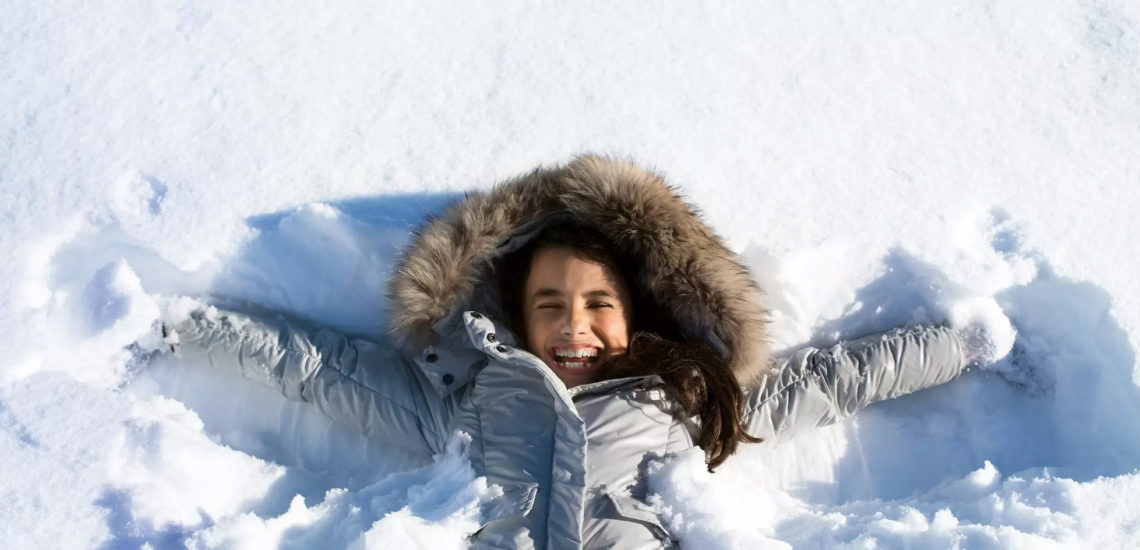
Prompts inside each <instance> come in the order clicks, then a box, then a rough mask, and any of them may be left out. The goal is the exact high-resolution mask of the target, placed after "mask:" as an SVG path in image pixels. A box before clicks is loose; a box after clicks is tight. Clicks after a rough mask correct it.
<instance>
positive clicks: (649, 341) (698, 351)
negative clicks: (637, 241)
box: [496, 220, 760, 471]
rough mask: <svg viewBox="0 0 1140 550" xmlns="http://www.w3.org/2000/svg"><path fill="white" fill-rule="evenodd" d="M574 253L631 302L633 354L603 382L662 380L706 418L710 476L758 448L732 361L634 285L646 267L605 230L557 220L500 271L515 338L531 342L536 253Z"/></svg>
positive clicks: (607, 368) (693, 413)
mask: <svg viewBox="0 0 1140 550" xmlns="http://www.w3.org/2000/svg"><path fill="white" fill-rule="evenodd" d="M556 246H557V247H566V248H569V249H571V250H573V251H574V252H575V253H576V254H578V255H580V256H581V257H582V258H584V259H587V260H590V261H593V262H597V263H599V264H602V265H604V266H607V267H609V268H610V269H612V270H613V271H614V272H615V274H616V275H617V276H618V277H619V278H620V279H621V280H622V282H623V283H624V284H625V287H626V289H627V290H628V292H629V296H630V302H631V303H630V310H631V322H630V334H631V337H630V345H629V349H628V350H627V351H626V353H625V354H623V355H620V356H618V357H615V358H613V359H611V360H610V361H609V362H608V363H607V364H606V365H604V366H603V370H602V377H601V379H603V380H604V379H607V378H616V377H619V376H642V375H657V376H659V377H660V378H661V380H662V381H663V383H664V390H665V392H666V394H667V395H669V397H670V398H671V399H672V400H673V401H674V402H676V404H677V405H679V406H680V407H681V409H682V410H683V411H684V412H685V414H686V415H687V416H689V417H697V418H699V419H700V424H701V435H700V438H699V439H698V444H699V445H700V447H701V448H702V449H704V451H705V456H706V460H707V462H708V466H709V471H712V470H713V469H714V468H716V467H717V466H720V465H721V463H723V462H724V461H725V459H727V458H728V457H729V456H731V455H732V454H733V453H735V452H736V449H737V446H738V444H739V443H740V442H742V441H743V442H757V441H760V440H759V439H757V438H755V437H752V436H751V435H749V434H748V432H747V431H746V430H745V427H744V422H743V418H742V410H743V407H744V394H743V392H742V390H741V389H740V385H739V384H738V383H737V382H736V378H735V377H734V376H733V374H732V371H731V369H730V368H729V363H728V360H727V359H726V358H724V357H723V356H721V355H720V354H719V353H717V352H716V350H714V349H713V348H712V347H711V346H709V345H708V344H706V343H704V342H701V341H698V340H694V339H690V338H684V337H683V331H682V330H681V329H680V327H679V326H678V324H677V323H676V321H675V320H674V318H673V316H672V314H671V313H669V312H668V311H667V310H665V308H663V307H662V306H661V305H660V304H658V303H657V302H656V300H653V299H652V297H651V296H649V294H648V292H647V290H646V289H644V288H641V287H640V286H639V285H634V284H633V283H634V282H636V281H637V280H638V277H637V274H638V270H639V269H640V266H639V265H638V264H637V263H636V262H635V261H634V259H633V256H632V255H631V254H623V253H622V251H621V250H619V249H618V248H617V247H616V246H615V245H614V244H613V242H612V241H611V240H610V239H609V238H607V237H606V236H605V235H603V234H602V233H601V232H599V231H598V230H596V229H594V228H592V227H589V226H587V225H583V224H581V223H578V222H575V221H573V220H560V221H556V222H553V223H552V224H551V225H550V226H548V227H546V228H545V229H543V230H542V231H541V232H540V233H539V234H538V235H537V236H535V237H534V238H533V239H531V241H530V242H528V243H527V244H526V245H524V246H523V247H522V248H521V249H519V250H517V251H515V252H513V253H511V254H509V255H507V256H506V257H504V258H503V259H502V260H500V261H499V262H498V264H497V266H496V271H497V273H498V274H499V276H498V282H499V291H500V295H501V296H502V300H503V309H504V312H505V313H506V314H507V316H508V322H509V323H510V324H511V326H512V328H513V329H514V330H515V333H516V334H518V335H519V336H520V337H521V338H522V339H523V340H524V341H525V340H526V326H525V324H524V322H523V302H524V299H525V296H524V293H525V291H526V280H527V278H528V277H529V276H530V262H531V259H532V258H533V257H534V254H535V252H537V251H538V250H540V249H543V248H549V247H556Z"/></svg>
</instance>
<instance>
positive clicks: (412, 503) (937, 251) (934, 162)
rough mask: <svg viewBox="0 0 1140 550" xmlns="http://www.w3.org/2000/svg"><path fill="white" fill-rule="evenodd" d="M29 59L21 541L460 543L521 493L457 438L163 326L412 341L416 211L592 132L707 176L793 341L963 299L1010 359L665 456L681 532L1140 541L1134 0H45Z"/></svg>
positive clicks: (21, 318)
mask: <svg viewBox="0 0 1140 550" xmlns="http://www.w3.org/2000/svg"><path fill="white" fill-rule="evenodd" d="M0 80H2V81H3V82H5V83H7V84H8V85H7V86H4V87H0V105H3V107H0V189H2V190H3V195H2V198H0V255H2V257H4V258H5V259H6V261H5V262H0V281H2V282H3V284H2V285H0V304H3V305H2V306H0V331H3V333H4V334H5V338H3V339H0V357H3V359H2V360H0V467H3V468H4V471H6V472H19V475H9V476H5V479H4V481H3V482H0V502H3V503H4V506H3V507H0V538H2V539H3V540H4V541H5V544H6V545H11V546H12V547H43V546H46V547H68V548H84V547H109V548H122V547H131V548H133V547H140V546H143V545H149V546H150V547H153V548H169V547H182V546H192V547H202V548H207V547H208V548H216V547H262V546H264V547H281V546H285V547H297V548H302V547H305V548H307V547H326V546H328V545H330V544H331V545H332V546H343V547H350V546H355V547H362V548H368V547H421V548H426V547H431V548H452V547H456V548H461V547H463V546H464V540H465V536H466V535H467V534H469V533H470V532H472V531H473V530H474V529H477V527H478V524H479V522H480V521H481V520H483V519H486V515H487V513H488V512H487V507H488V506H493V503H494V500H495V496H496V495H497V491H498V488H496V487H493V486H488V485H487V484H486V482H485V480H481V479H480V478H478V477H477V476H475V475H474V473H473V471H472V470H471V468H470V465H469V464H467V460H466V455H465V444H464V443H463V439H462V437H461V436H456V439H455V441H454V442H453V445H452V446H450V447H449V448H448V450H447V452H446V453H443V454H441V455H440V456H437V457H435V458H434V460H433V461H431V462H424V459H422V458H415V457H407V456H402V455H398V454H396V453H395V452H393V451H391V450H389V449H385V448H384V447H383V445H382V444H379V443H378V442H375V441H368V440H364V439H362V438H360V437H358V436H355V435H353V434H351V433H349V432H347V431H345V430H343V429H341V428H340V427H338V426H336V425H334V424H333V423H331V422H330V421H328V420H327V419H325V418H324V417H322V416H321V415H320V414H319V413H318V412H317V411H315V410H312V408H311V407H306V406H304V405H303V404H300V403H292V402H287V401H285V400H284V399H283V398H281V397H280V396H279V395H277V394H276V393H275V392H273V391H272V390H269V389H266V388H263V387H260V386H258V385H256V384H254V383H250V382H247V381H244V380H235V379H233V378H232V377H229V376H225V375H223V374H221V373H217V372H213V371H211V370H210V369H208V368H202V367H203V366H202V365H186V364H184V363H181V362H179V361H178V360H177V359H175V358H171V357H168V356H166V355H163V354H156V350H160V349H161V348H162V346H163V345H164V344H166V343H164V342H163V341H162V337H161V335H160V334H157V333H156V332H155V331H154V330H153V328H152V326H153V322H154V321H155V320H156V319H158V317H159V316H160V315H161V314H163V313H160V312H165V314H168V315H171V314H174V315H176V314H177V312H178V311H180V310H181V311H183V312H184V311H186V308H188V307H190V306H192V305H194V304H199V303H202V302H207V303H240V304H242V305H243V306H244V307H251V308H268V309H273V310H282V311H288V312H291V313H293V314H296V315H300V316H302V317H305V318H307V319H310V320H312V321H313V322H316V323H319V324H323V325H328V326H332V327H335V328H337V329H339V330H342V331H345V332H348V333H352V334H358V335H363V336H369V335H372V336H375V335H378V334H379V333H380V332H381V331H382V330H383V329H382V327H383V326H384V321H385V313H384V308H385V306H386V299H385V297H384V284H385V281H386V280H387V278H388V276H389V275H390V272H391V268H392V266H393V263H394V261H395V258H396V257H397V255H398V253H399V251H400V249H401V248H402V247H403V246H404V245H405V244H406V243H407V242H408V240H409V236H410V232H411V231H412V230H414V229H415V227H416V226H417V225H418V224H419V223H420V220H421V219H422V217H423V216H424V215H426V214H430V213H433V212H438V211H439V210H440V209H441V208H442V207H443V206H444V205H445V204H447V203H448V202H449V201H451V200H455V199H457V198H461V197H462V192H463V191H464V190H467V189H471V188H486V187H488V186H490V185H491V184H493V183H494V182H495V181H497V180H499V179H502V178H505V177H509V176H512V175H515V174H518V173H522V172H524V171H527V170H529V169H531V168H533V167H534V166H536V165H539V164H550V163H555V162H562V161H565V160H567V159H568V158H569V157H570V156H571V155H573V154H576V153H579V152H583V151H597V152H607V153H613V154H617V155H622V156H630V157H632V158H634V159H636V160H638V161H639V162H641V163H643V164H647V165H650V166H653V167H655V168H656V169H658V170H660V171H661V172H663V173H664V174H665V175H666V176H667V177H668V178H669V179H670V180H671V181H672V182H674V183H675V184H676V185H678V186H679V187H680V189H681V190H682V191H683V192H684V193H685V194H686V195H687V196H688V197H689V199H690V200H691V202H693V203H694V204H695V205H696V206H698V207H699V208H700V209H701V211H702V212H703V213H704V216H705V218H706V219H707V220H708V221H709V222H710V223H711V224H712V225H713V226H714V227H715V228H716V229H717V231H719V232H720V233H722V234H723V235H724V236H725V237H726V239H727V241H728V242H729V244H730V246H732V247H733V248H734V249H735V250H737V251H739V252H740V253H741V254H742V255H743V257H744V258H745V259H746V261H747V262H748V263H749V265H750V267H751V268H752V269H753V271H754V273H755V274H756V276H757V278H758V279H759V280H760V281H761V282H762V284H763V285H764V287H765V289H766V292H767V294H766V296H767V301H768V304H769V305H770V307H771V308H772V311H773V317H772V320H773V331H774V340H775V344H776V346H777V347H778V348H780V349H781V350H791V349H794V348H796V347H798V346H801V345H804V344H808V343H810V344H825V343H830V342H834V341H835V340H837V339H842V338H847V337H851V336H857V335H860V334H864V333H866V332H870V331H873V330H879V329H884V328H887V327H893V326H898V325H901V324H907V323H913V322H926V321H946V322H950V323H952V324H954V325H956V326H959V327H962V328H964V329H966V330H970V329H985V330H984V333H985V334H988V335H989V336H990V337H991V338H992V341H991V343H992V344H993V347H992V355H991V357H1003V358H1002V359H1001V360H999V361H997V362H996V363H993V364H990V365H986V366H985V367H983V368H980V369H977V370H976V371H975V372H972V373H969V374H967V375H966V376H964V377H962V378H960V379H958V380H956V381H954V382H952V383H950V384H947V385H945V386H942V387H939V388H935V389H932V390H929V391H926V392H922V393H920V394H916V395H911V396H906V397H904V398H900V399H897V400H893V401H889V402H885V403H882V404H881V405H877V406H874V407H871V408H870V409H868V410H866V411H864V412H862V413H860V414H859V415H857V416H856V417H855V418H853V419H850V420H848V421H846V422H843V423H841V424H838V425H834V426H829V427H824V428H821V429H819V430H816V431H813V432H811V433H809V434H805V435H804V436H802V437H798V438H796V439H794V440H790V441H782V442H779V443H778V444H765V445H753V446H746V448H745V450H744V451H742V452H741V453H740V455H739V456H737V457H734V458H733V459H732V460H730V461H729V462H728V463H727V464H726V465H725V466H724V467H723V468H721V469H719V470H718V471H717V473H716V474H713V475H709V474H708V473H707V472H705V471H704V469H703V468H702V467H701V464H700V457H699V453H695V452H690V453H683V454H681V455H679V456H677V457H674V458H672V459H670V460H667V461H664V462H662V463H660V464H658V465H656V466H655V468H656V470H655V471H654V473H653V475H652V476H651V479H650V485H651V488H652V490H653V492H654V494H655V496H654V497H653V498H654V504H655V506H657V509H658V510H659V512H660V513H661V515H662V518H663V520H664V521H665V523H666V525H668V526H669V528H670V529H671V530H672V531H673V533H674V535H675V536H677V537H679V538H680V539H681V540H682V542H683V544H685V545H686V546H687V547H693V548H762V547H774V548H779V547H796V548H799V547H809V548H810V547H833V546H837V547H845V546H846V547H860V548H867V547H881V548H903V547H911V548H947V547H965V548H990V547H993V548H1008V547H1014V548H1019V547H1020V548H1048V547H1061V548H1070V547H1134V546H1137V545H1140V513H1137V512H1136V511H1135V510H1137V509H1140V506H1137V502H1135V501H1136V500H1137V496H1136V495H1138V494H1140V471H1138V467H1140V430H1138V429H1137V426H1140V388H1138V384H1140V368H1138V363H1137V358H1136V350H1137V349H1138V347H1140V279H1138V278H1137V277H1136V276H1135V274H1136V272H1135V270H1136V267H1135V266H1137V265H1140V247H1138V246H1137V245H1136V240H1135V235H1137V234H1140V217H1137V216H1135V212H1136V211H1137V210H1138V209H1140V192H1138V191H1137V190H1136V189H1137V188H1138V187H1137V185H1136V184H1137V183H1140V157H1137V156H1136V155H1135V154H1134V153H1133V151H1135V150H1137V149H1138V146H1140V5H1138V4H1137V3H1135V2H1126V1H1122V0H1090V1H1087V2H1080V3H1073V2H1028V1H1023V0H998V1H987V2H981V1H978V2H939V3H930V2H926V3H922V4H917V3H916V4H914V5H894V4H860V5H855V4H851V3H846V2H835V1H832V0H807V1H795V2H792V1H782V0H781V1H776V2H765V3H739V4H737V5H728V4H724V5H717V6H712V5H699V4H696V3H672V4H661V3H658V2H644V1H635V2H624V3H620V4H613V3H604V2H583V3H576V4H575V5H573V6H569V5H564V4H556V3H543V2H523V1H509V2H499V3H495V4H494V5H491V4H486V5H484V4H480V3H475V4H463V5H461V6H458V5H453V4H450V3H444V2H437V1H428V2H387V3H371V2H352V1H346V2H343V3H340V4H338V5H337V6H335V7H329V6H327V5H316V4H312V3H304V2H266V1H252V2H242V3H227V2H194V3H191V2H170V3H157V4H156V3H148V2H134V1H127V0H108V1H106V2H99V3H80V4H74V3H56V2H24V3H17V4H16V5H12V6H8V7H7V9H6V10H5V17H3V18H0ZM182 297H189V298H182ZM1006 351H1008V354H1006V353H1005V352H1006Z"/></svg>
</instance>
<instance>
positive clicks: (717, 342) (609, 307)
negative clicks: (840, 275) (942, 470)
mask: <svg viewBox="0 0 1140 550" xmlns="http://www.w3.org/2000/svg"><path fill="white" fill-rule="evenodd" d="M389 296H390V303H391V311H390V315H389V319H390V327H389V333H388V337H387V338H379V339H377V340H375V341H373V340H365V339H357V338H348V337H345V336H343V335H341V334H338V333H336V332H334V331H331V330H327V329H316V330H312V329H308V328H305V325H304V324H302V323H299V322H296V321H294V320H291V319H289V318H288V317H286V316H283V315H275V316H272V317H268V316H257V315H251V314H249V313H240V312H227V311H218V310H216V309H214V308H205V309H202V310H198V311H194V312H192V313H191V314H190V315H189V316H185V317H183V318H181V319H178V320H174V319H170V320H169V322H168V323H167V326H166V330H167V331H168V332H169V333H172V336H171V338H169V339H168V340H169V341H172V342H173V341H177V342H178V344H177V348H178V352H179V353H180V354H182V355H183V356H185V357H188V358H190V359H192V360H194V362H196V363H201V364H208V365H212V366H214V367H216V368H221V369H227V370H231V371H233V372H236V373H240V374H241V375H243V376H245V377H247V378H252V379H255V380H258V381H260V382H262V383H264V384H266V385H268V386H270V387H273V388H276V389H278V390H280V391H281V392H282V393H283V394H284V395H286V396H288V397H290V398H293V399H299V400H303V401H307V402H311V403H313V404H314V405H315V406H317V407H318V408H319V409H320V410H321V411H322V412H323V413H325V414H326V415H328V416H329V417H331V418H332V419H334V420H336V421H338V422H340V423H342V424H344V425H345V426H347V427H349V428H350V429H353V430H356V431H358V432H360V433H362V434H364V435H366V436H367V437H370V438H375V439H377V440H380V441H383V442H385V443H386V444H388V445H390V446H392V447H396V448H400V449H402V450H405V451H408V452H413V453H431V454H434V453H439V452H441V451H443V449H444V444H445V442H446V439H447V436H448V435H449V434H451V433H453V432H455V431H462V432H465V433H467V434H469V435H470V436H471V437H472V438H473V444H472V445H471V447H470V454H471V461H472V465H473V466H474V468H475V470H476V471H477V472H478V473H479V474H480V475H483V476H486V478H487V480H488V481H489V482H490V483H494V484H497V485H499V486H501V487H502V488H503V490H504V495H503V497H502V501H501V502H499V503H497V505H496V506H494V507H493V511H491V512H490V513H489V516H488V517H486V518H485V521H486V523H485V524H484V525H483V526H482V527H481V529H480V530H479V531H478V532H476V533H475V534H473V535H472V537H471V543H472V545H473V547H476V548H582V547H591V548H592V547H619V548H654V547H667V546H673V545H675V541H674V540H673V539H672V538H671V537H670V534H669V533H668V532H667V530H666V529H664V528H663V527H662V525H661V523H660V522H659V521H658V518H657V517H656V515H655V514H654V513H653V511H652V510H651V509H650V508H649V507H647V506H646V505H645V499H646V497H647V495H646V494H645V489H644V487H645V483H643V481H644V480H643V479H642V475H641V472H642V469H643V465H644V463H645V461H646V459H647V458H650V457H660V456H666V455H668V454H669V453H674V452H678V451H682V450H685V449H689V448H692V447H694V446H698V445H699V446H700V447H701V448H702V449H704V451H705V453H706V456H707V458H708V464H709V467H710V468H715V467H716V466H718V465H719V464H721V463H723V462H724V461H725V460H726V459H728V458H729V457H730V456H731V455H732V454H733V453H734V452H735V451H736V450H737V449H738V448H739V446H740V445H741V444H747V442H751V441H758V440H778V439H782V438H787V437H790V436H792V435H794V434H795V433H798V432H801V431H803V430H807V429H811V428H814V427H816V426H821V425H825V424H828V423H832V422H835V421H837V420H839V419H841V418H843V417H845V416H848V415H850V414H852V413H853V412H855V411H856V410H858V409H860V408H862V407H864V406H866V405H868V404H870V403H873V402H875V401H879V400H882V399H886V398H888V397H894V396H899V395H903V394H906V393H910V392H913V391H916V390H919V389H922V388H925V387H929V386H933V385H937V384H941V383H943V382H946V381H948V380H950V379H953V378H954V377H956V376H958V374H960V373H961V372H962V371H963V369H965V368H966V366H967V363H968V361H967V357H974V356H975V355H976V354H974V353H972V351H973V350H972V349H967V347H966V344H965V343H964V340H963V339H962V338H961V337H959V335H958V334H957V333H956V332H955V331H954V330H952V329H950V328H947V327H940V326H917V327H907V328H900V329H897V330H894V331H891V332H889V333H885V334H877V335H871V336H868V337H865V338H861V339H858V340H853V341H849V342H842V343H839V344H837V345H835V346H832V347H830V348H826V349H816V348H805V349H802V350H798V351H796V352H794V353H791V354H789V355H787V356H784V357H780V358H777V359H775V360H773V359H771V358H770V357H769V350H768V346H767V334H766V322H767V321H766V316H765V310H764V308H763V306H762V303H761V295H760V292H759V289H758V287H757V286H756V284H755V283H754V282H753V280H752V279H751V277H750V275H749V272H748V270H747V269H746V268H745V266H744V265H743V264H742V263H741V261H740V259H739V258H738V257H737V255H736V254H735V253H733V252H732V251H730V250H729V249H728V248H727V247H726V246H725V245H724V243H723V242H722V240H721V239H720V238H719V237H718V236H717V235H716V234H715V233H714V232H713V231H712V230H711V229H710V228H709V227H708V226H707V225H706V224H705V223H704V222H703V221H702V220H701V219H700V218H699V217H698V216H697V215H696V213H695V212H694V210H693V209H692V208H691V207H690V206H689V205H688V204H686V203H685V202H684V201H683V200H682V199H681V198H680V197H679V196H678V195H677V194H676V193H675V192H674V191H673V190H672V189H671V188H670V187H668V186H667V185H666V184H665V182H664V181H663V180H662V179H661V178H660V177H659V176H657V175H656V174H653V173H651V172H648V171H646V170H643V169H641V168H639V167H637V166H635V165H632V164H630V163H627V162H622V161H617V160H612V159H607V158H601V157H595V156H584V157H579V158H578V159H576V160H574V161H573V162H571V163H569V164H567V165H565V166H560V167H555V168H549V169H537V170H535V171H533V172H531V173H529V174H526V175H524V176H521V177H518V178H515V179H512V180H510V181H507V182H504V183H502V184H500V185H498V186H497V187H495V188H494V189H492V190H491V191H489V192H474V193H471V194H469V195H467V197H466V198H465V199H464V200H463V201H461V202H459V203H457V204H455V205H453V206H451V207H450V208H449V209H448V210H447V211H446V212H445V213H443V214H442V215H441V216H440V217H439V218H436V219H433V220H431V221H429V222H428V223H427V224H426V225H425V226H424V228H423V229H422V231H421V232H420V233H419V234H418V235H417V236H416V238H415V239H414V241H413V242H412V244H411V245H410V246H409V247H408V249H407V250H406V251H405V253H404V255H403V257H402V259H401V261H400V264H399V266H398V269H397V270H396V275H395V276H394V277H393V278H392V280H391V281H390V282H389ZM174 333H176V335H177V336H176V337H174V336H173V334H174ZM971 341H972V342H973V341H974V340H971ZM982 344H984V342H982ZM971 347H972V346H971Z"/></svg>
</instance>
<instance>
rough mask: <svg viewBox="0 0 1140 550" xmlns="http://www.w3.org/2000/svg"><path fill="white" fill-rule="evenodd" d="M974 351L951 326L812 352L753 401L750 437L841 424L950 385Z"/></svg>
mask: <svg viewBox="0 0 1140 550" xmlns="http://www.w3.org/2000/svg"><path fill="white" fill-rule="evenodd" d="M966 352H967V350H965V349H964V346H963V342H962V340H961V339H960V338H959V336H958V334H957V332H955V330H954V329H952V328H949V327H942V326H933V327H931V326H920V327H910V328H905V329H897V330H893V331H890V332H886V333H883V334H876V335H873V336H867V337H864V338H859V339H857V340H851V341H849V342H841V343H839V344H836V345H834V346H831V347H829V348H822V349H819V348H805V349H802V350H799V351H797V352H795V353H794V354H792V355H791V356H790V357H788V358H786V359H784V360H782V361H781V364H780V371H779V373H778V374H776V375H774V376H771V377H769V378H768V379H767V380H765V382H764V385H763V386H761V387H760V388H759V389H757V390H754V391H753V392H752V393H750V394H749V395H748V396H747V399H746V404H745V409H744V413H745V422H746V424H747V426H748V431H749V433H750V434H752V435H754V436H756V437H760V438H763V439H764V440H766V441H774V440H782V439H786V438H789V437H791V436H793V435H795V434H797V433H800V432H803V431H806V430H809V429H812V428H815V427H817V426H824V425H827V424H832V423H834V422H837V421H839V420H841V419H843V418H845V417H847V416H850V415H851V414H853V413H854V412H855V411H858V410H859V409H862V408H863V407H866V406H867V405H870V404H871V403H874V402H876V401H882V400H884V399H890V398H892V397H898V396H900V395H906V394H908V393H912V392H915V391H918V390H921V389H924V388H929V387H931V386H937V385H939V384H942V383H944V382H948V381H950V380H952V379H954V378H955V377H957V376H958V375H959V374H961V373H962V371H963V370H965V368H966V366H967V359H966V357H967V355H968V354H967V353H966Z"/></svg>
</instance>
